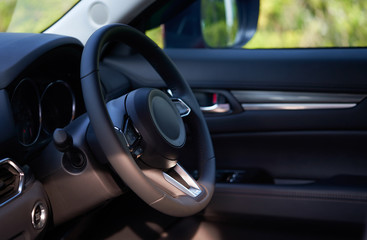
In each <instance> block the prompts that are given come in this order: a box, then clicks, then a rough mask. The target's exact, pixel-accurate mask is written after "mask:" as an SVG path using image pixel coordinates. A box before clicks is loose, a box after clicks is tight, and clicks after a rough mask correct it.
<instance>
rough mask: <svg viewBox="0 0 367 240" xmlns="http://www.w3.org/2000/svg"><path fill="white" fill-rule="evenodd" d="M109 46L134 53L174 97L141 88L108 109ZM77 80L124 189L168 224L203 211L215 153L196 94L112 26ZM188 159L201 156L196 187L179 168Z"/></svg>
mask: <svg viewBox="0 0 367 240" xmlns="http://www.w3.org/2000/svg"><path fill="white" fill-rule="evenodd" d="M110 42H121V43H124V44H127V45H128V46H129V47H131V48H133V49H135V50H137V51H138V52H139V53H140V54H141V55H142V56H143V57H144V58H145V59H146V60H147V61H148V62H149V63H150V64H151V65H152V67H153V68H154V69H155V70H156V71H157V73H158V74H159V75H160V76H161V77H162V79H163V80H164V82H165V83H166V85H167V88H168V89H170V90H171V91H172V97H169V96H168V94H166V93H164V92H162V91H161V90H158V89H152V88H139V89H136V90H134V91H132V92H129V93H128V94H126V95H124V96H122V97H119V98H117V99H114V100H112V101H109V102H108V103H107V104H106V103H105V96H104V93H103V89H102V87H101V85H102V84H101V81H100V74H99V61H100V57H101V54H102V50H103V47H104V46H105V45H106V44H107V43H110ZM80 72H81V73H80V75H81V81H82V90H83V97H84V102H85V106H86V109H87V112H88V115H89V118H90V122H91V125H92V127H93V130H94V132H95V135H96V137H97V141H98V142H99V144H100V146H101V148H102V150H103V152H104V154H105V156H106V158H107V159H108V161H109V163H110V165H111V166H112V168H113V169H114V170H115V172H116V173H117V174H118V175H119V176H120V177H121V179H122V180H123V181H124V182H125V183H126V184H127V186H128V187H130V189H132V190H133V191H134V192H135V193H136V194H137V195H138V196H139V197H140V198H141V199H143V200H144V201H145V202H146V203H147V204H149V205H150V206H152V207H153V208H155V209H157V210H158V211H160V212H163V213H165V214H168V215H171V216H178V217H183V216H189V215H193V214H195V213H198V212H199V211H201V210H203V209H204V208H205V207H206V206H207V205H208V203H209V201H210V199H211V197H212V195H213V191H214V184H215V157H214V151H213V146H212V142H211V138H210V135H209V131H208V127H207V125H206V122H205V119H204V117H203V114H202V113H201V111H200V107H199V105H198V103H197V101H196V99H195V96H194V94H193V92H192V90H191V89H190V87H189V85H188V83H187V82H186V81H185V80H184V79H183V77H182V76H181V74H180V73H179V72H178V70H177V68H176V66H175V65H174V63H173V62H172V61H171V60H170V59H169V58H168V57H167V55H166V54H165V53H164V52H163V51H162V50H161V49H160V48H159V47H158V46H157V45H156V44H155V43H154V42H153V41H152V40H150V39H149V38H148V37H147V36H145V35H144V34H143V33H141V32H140V31H138V30H136V29H134V28H132V27H130V26H128V25H123V24H112V25H107V26H104V27H102V28H100V29H99V30H97V31H96V32H95V33H94V34H93V35H92V36H91V37H90V38H89V40H88V41H87V43H86V45H85V48H84V51H83V55H82V60H81V70H80ZM186 127H187V128H188V129H190V134H191V136H192V139H193V140H192V144H190V145H189V144H186ZM190 148H192V149H190ZM186 151H194V152H195V153H196V156H197V160H198V170H199V178H198V180H195V179H194V178H193V177H191V176H190V175H189V174H188V173H187V172H186V171H185V170H184V169H183V168H182V167H181V166H180V164H179V163H178V161H179V160H181V158H182V156H183V152H186Z"/></svg>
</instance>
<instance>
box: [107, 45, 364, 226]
mask: <svg viewBox="0 0 367 240" xmlns="http://www.w3.org/2000/svg"><path fill="white" fill-rule="evenodd" d="M165 51H166V53H167V54H168V56H170V57H171V58H172V60H173V61H174V63H175V64H176V65H177V66H178V68H179V70H180V71H181V73H182V75H183V76H184V77H185V78H186V80H187V81H188V82H189V84H190V85H191V87H192V88H193V89H194V92H196V93H199V94H200V93H203V92H204V93H211V94H219V95H221V96H222V97H223V98H224V99H225V102H224V103H225V104H228V105H229V107H230V110H229V111H226V112H224V113H207V112H204V114H205V116H206V120H207V123H208V127H209V130H210V132H211V135H212V140H213V145H214V149H215V154H216V159H217V171H218V175H220V176H222V177H219V178H218V185H217V189H216V193H215V195H214V199H213V202H212V204H211V205H210V206H209V208H208V210H207V212H206V214H207V216H217V215H221V214H224V215H225V214H229V215H233V214H246V215H260V216H261V215H264V214H266V215H268V216H276V217H292V218H299V219H309V220H310V219H314V220H315V219H317V220H327V221H328V220H336V221H351V222H363V219H364V217H365V216H367V215H366V210H365V209H367V208H366V207H367V195H366V193H365V192H366V190H367V181H366V177H367V161H366V156H367V149H366V148H365V142H366V140H367V131H366V130H367V102H366V100H365V94H366V93H367V81H366V79H365V77H366V69H367V68H365V67H364V66H366V65H367V49H360V48H358V49H307V50H305V49H298V50H297V49H289V50H243V49H239V50H233V49H221V50H215V49H184V50H183V49H181V50H180V49H166V50H165ZM121 59H122V58H121V56H119V53H118V52H117V53H115V54H114V55H111V56H109V58H108V59H105V61H104V64H106V65H107V66H110V67H112V68H115V69H118V70H119V71H121V72H122V73H124V75H125V76H127V77H128V78H129V79H130V80H131V82H132V86H133V87H141V86H154V87H158V88H162V89H164V88H165V86H164V84H163V82H162V81H161V80H160V77H159V76H158V75H157V74H156V73H155V72H154V70H153V69H152V68H150V67H149V66H147V64H146V63H145V62H144V61H143V60H142V58H141V57H140V56H138V55H133V56H130V57H125V58H123V60H121ZM132 69H140V70H141V71H138V72H137V71H135V72H134V71H132ZM236 91H237V92H236ZM238 91H240V92H238ZM242 91H243V92H242ZM254 91H262V94H263V95H265V96H266V95H267V94H269V95H270V94H273V93H274V92H275V91H276V92H277V93H278V94H279V93H280V94H281V93H282V92H283V93H284V96H283V98H282V100H279V99H278V100H275V101H273V100H261V98H260V100H259V99H257V100H254V101H252V102H251V101H250V104H254V103H256V104H274V103H286V104H299V103H312V104H325V103H326V106H322V107H321V108H319V109H307V110H302V109H292V108H291V109H286V108H285V109H284V108H283V109H280V110H279V109H278V110H274V109H273V110H248V109H246V106H247V105H246V104H247V103H248V99H247V98H246V93H247V94H248V95H250V93H251V94H253V95H254V96H255V99H256V96H257V95H256V92H254ZM238 93H241V94H243V95H242V97H241V95H239V94H238ZM287 94H288V95H289V94H291V95H295V96H297V94H299V95H304V94H306V96H308V95H315V94H316V95H318V94H321V95H322V94H324V95H325V94H326V95H331V96H332V99H333V100H330V98H328V99H326V100H325V99H323V98H321V99H320V98H319V99H317V98H316V100H312V99H311V100H306V101H302V98H301V100H299V99H298V100H297V99H296V100H294V99H293V100H292V99H291V100H289V99H288V100H287ZM307 94H308V95H307ZM346 94H347V96H349V97H350V96H352V100H351V99H349V98H348V97H347V98H344V97H342V96H343V95H346ZM208 96H209V102H210V101H211V99H210V98H211V96H212V95H210V94H209V95H208ZM284 99H286V100H284ZM345 103H347V104H351V105H350V106H343V105H342V106H339V107H337V108H334V107H333V105H332V104H345ZM213 104H214V103H213ZM327 104H329V105H330V104H331V105H330V107H328V106H327ZM243 106H244V107H245V109H244V108H242V107H243ZM203 107H206V106H203ZM184 164H186V165H185V166H186V167H187V168H188V169H190V168H191V167H192V166H194V163H192V162H190V161H189V162H184ZM223 172H224V174H227V175H225V176H227V178H224V180H223ZM254 172H255V173H254ZM233 174H242V175H244V176H245V177H244V178H242V179H241V180H240V181H237V180H236V179H235V180H234V181H233V182H231V180H230V179H233V176H234V175H233ZM247 175H249V176H247ZM253 176H255V177H253ZM269 177H270V178H271V181H269V182H266V181H265V182H261V178H263V179H264V178H269ZM243 179H244V180H243ZM259 179H260V182H259ZM335 179H337V181H335ZM357 180H358V181H359V182H360V184H359V185H358V184H357V185H356V184H355V183H356V182H358V181H357ZM346 196H348V197H346ZM341 208H342V209H343V211H339V209H341ZM338 214H339V215H338ZM336 215H337V216H336Z"/></svg>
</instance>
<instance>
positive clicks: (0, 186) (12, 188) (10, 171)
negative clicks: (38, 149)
mask: <svg viewBox="0 0 367 240" xmlns="http://www.w3.org/2000/svg"><path fill="white" fill-rule="evenodd" d="M23 182H24V173H23V171H22V170H21V169H20V168H19V167H18V166H17V165H16V164H15V163H14V162H13V161H11V159H9V158H6V159H2V160H0V207H1V206H2V205H4V204H6V203H8V202H9V201H11V200H12V199H14V198H15V197H17V196H18V195H19V194H21V192H22V189H23Z"/></svg>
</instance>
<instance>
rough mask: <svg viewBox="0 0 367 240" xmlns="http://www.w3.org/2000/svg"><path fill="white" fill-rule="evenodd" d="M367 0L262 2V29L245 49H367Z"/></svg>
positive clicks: (286, 0)
mask: <svg viewBox="0 0 367 240" xmlns="http://www.w3.org/2000/svg"><path fill="white" fill-rule="evenodd" d="M366 26H367V1H365V0H260V14H259V20H258V28H257V31H256V33H255V35H254V37H253V38H252V39H251V40H250V42H249V43H247V44H246V45H245V46H244V47H245V48H318V47H361V46H367V27H366Z"/></svg>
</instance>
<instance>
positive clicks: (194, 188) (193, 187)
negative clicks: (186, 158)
mask: <svg viewBox="0 0 367 240" xmlns="http://www.w3.org/2000/svg"><path fill="white" fill-rule="evenodd" d="M173 170H174V171H175V172H176V173H177V174H178V175H179V176H180V177H181V178H182V179H183V180H184V181H185V183H186V184H187V185H188V186H189V188H187V187H185V186H184V185H183V184H181V183H180V182H178V181H177V180H176V179H174V178H173V177H171V176H170V175H168V174H167V173H165V172H163V177H164V179H166V181H167V182H169V183H170V184H172V185H173V186H175V187H176V188H178V189H179V190H181V191H182V192H183V193H185V194H187V195H189V196H190V197H197V196H199V195H200V193H201V192H202V191H201V189H200V187H199V185H198V184H197V183H196V181H195V180H194V179H193V178H192V177H191V176H190V175H189V174H188V173H187V172H186V171H185V169H183V168H182V167H181V166H180V165H179V164H176V166H175V167H174V168H173Z"/></svg>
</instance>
